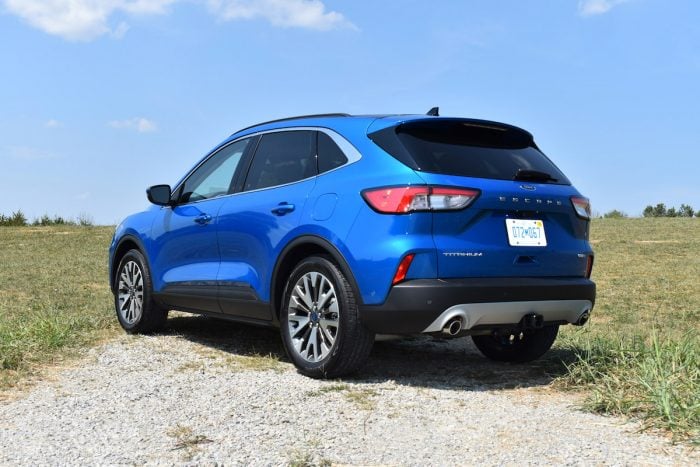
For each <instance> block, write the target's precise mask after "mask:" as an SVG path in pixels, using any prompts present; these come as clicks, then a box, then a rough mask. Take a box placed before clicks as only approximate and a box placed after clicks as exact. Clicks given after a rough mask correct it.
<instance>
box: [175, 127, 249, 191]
mask: <svg viewBox="0 0 700 467" xmlns="http://www.w3.org/2000/svg"><path fill="white" fill-rule="evenodd" d="M250 141H251V139H250V138H246V139H244V140H241V141H237V142H235V143H233V144H229V145H228V146H225V147H224V148H222V149H220V150H219V151H218V152H216V153H215V154H214V155H212V156H211V157H210V158H209V159H207V160H206V161H205V162H204V163H203V164H202V165H200V166H199V167H198V168H197V170H195V171H194V172H192V174H191V175H190V176H189V177H188V178H187V180H185V183H184V184H183V186H182V188H181V190H180V196H179V198H178V202H179V203H189V202H192V201H200V200H203V199H210V198H216V197H217V196H222V195H226V194H228V193H230V188H231V181H232V180H233V175H234V174H235V173H236V168H237V167H238V164H239V163H240V162H241V157H242V156H243V153H244V152H245V150H246V148H247V147H248V144H250Z"/></svg>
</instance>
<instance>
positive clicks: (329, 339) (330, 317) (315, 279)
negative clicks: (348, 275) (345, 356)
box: [287, 271, 340, 363]
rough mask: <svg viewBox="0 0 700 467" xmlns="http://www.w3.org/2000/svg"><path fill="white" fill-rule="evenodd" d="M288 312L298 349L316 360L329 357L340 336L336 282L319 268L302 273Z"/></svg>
mask: <svg viewBox="0 0 700 467" xmlns="http://www.w3.org/2000/svg"><path fill="white" fill-rule="evenodd" d="M287 314H288V319H287V323H288V325H287V331H288V332H289V337H290V338H291V341H292V343H293V348H294V351H295V352H296V353H297V354H298V355H299V356H300V357H301V358H303V359H304V360H306V361H308V362H312V363H315V362H319V361H321V360H323V359H324V358H326V357H327V356H328V355H329V354H330V352H331V350H333V346H334V345H335V342H336V339H337V338H338V329H339V323H340V320H339V315H340V308H339V306H338V297H337V296H336V292H335V287H333V283H332V282H331V281H330V280H329V279H328V278H327V277H326V276H324V275H323V274H321V273H319V272H315V271H311V272H307V273H306V274H304V275H303V276H301V277H300V278H299V280H298V281H297V283H296V284H295V285H294V289H293V290H292V294H291V297H290V299H289V306H288V307H287Z"/></svg>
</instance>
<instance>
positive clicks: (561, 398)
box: [0, 316, 700, 465]
mask: <svg viewBox="0 0 700 467" xmlns="http://www.w3.org/2000/svg"><path fill="white" fill-rule="evenodd" d="M555 357H556V355H554V356H552V358H550V359H549V360H547V359H545V360H543V361H542V362H540V363H535V364H531V365H526V366H514V365H507V364H496V363H492V362H488V361H486V360H485V359H483V358H482V357H481V356H480V355H479V354H478V352H477V351H476V350H475V349H474V348H473V347H472V345H471V342H470V340H468V339H459V340H451V341H446V340H427V339H413V340H407V341H394V342H383V343H377V344H376V345H375V349H374V351H373V353H372V356H371V357H370V361H369V363H368V365H367V366H366V367H365V368H364V369H363V371H362V372H361V373H360V374H358V375H356V376H355V377H353V378H346V379H343V380H336V381H315V380H312V379H308V378H306V377H303V376H301V375H299V374H298V373H296V371H294V368H293V366H292V365H291V363H289V362H288V361H287V359H286V357H284V352H283V351H282V349H281V346H280V340H279V336H278V333H277V331H275V330H268V329H259V328H253V327H248V326H243V325H237V324H232V323H226V322H220V321H216V320H209V319H204V318H199V317H184V316H178V317H175V318H171V319H170V320H169V325H168V331H167V332H166V333H164V334H161V335H158V336H150V337H148V336H126V335H124V336H121V337H119V338H117V339H116V340H114V341H112V342H109V343H107V344H105V345H103V346H102V347H100V348H96V349H92V350H90V351H88V352H87V353H86V355H85V356H84V358H81V359H80V360H79V361H78V362H77V363H76V364H75V365H74V366H73V367H71V368H67V369H64V370H62V371H61V372H60V373H58V374H57V375H56V376H55V377H54V378H50V379H47V380H44V381H43V382H40V383H38V384H37V385H35V386H34V387H33V388H31V389H29V390H25V391H24V392H23V393H21V394H18V395H16V396H15V397H11V398H10V399H7V400H5V401H4V402H2V403H0V464H3V465H17V464H21V465H35V464H226V465H231V464H236V465H238V464H240V465H243V464H245V465H251V464H253V465H285V464H294V465H307V464H318V465H329V464H330V463H339V464H351V465H358V464H361V465H368V464H370V465H376V464H381V465H426V464H437V465H452V464H476V463H478V464H542V463H547V464H576V465H578V464H612V465H626V464H640V463H641V464H664V465H668V464H683V465H689V464H695V465H700V455H699V454H698V452H697V451H691V450H689V449H688V448H686V447H683V446H678V445H677V446H674V445H672V444H670V443H669V442H668V440H666V439H665V438H662V437H660V436H657V435H653V434H649V433H643V434H642V433H639V432H638V431H639V428H640V427H639V425H638V424H635V423H629V422H627V423H626V422H624V421H623V420H621V419H618V418H612V417H602V416H598V415H593V414H588V413H584V412H581V411H579V410H577V409H576V405H575V404H576V402H577V400H576V396H574V395H572V394H569V393H560V392H556V391H553V390H552V389H551V388H550V387H549V383H550V382H551V379H552V376H551V374H550V373H551V371H552V369H553V368H555V367H556V366H555V365H553V364H552V361H553V359H554V358H555Z"/></svg>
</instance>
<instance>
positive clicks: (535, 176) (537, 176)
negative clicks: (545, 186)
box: [513, 169, 558, 182]
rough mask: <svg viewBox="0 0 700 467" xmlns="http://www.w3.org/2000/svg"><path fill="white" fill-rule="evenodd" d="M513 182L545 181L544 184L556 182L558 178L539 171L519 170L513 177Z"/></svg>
mask: <svg viewBox="0 0 700 467" xmlns="http://www.w3.org/2000/svg"><path fill="white" fill-rule="evenodd" d="M513 180H530V181H543V182H556V181H558V180H557V179H556V178H554V177H552V176H551V175H549V174H548V173H547V172H540V171H539V170H527V169H519V170H518V171H517V172H516V174H515V175H514V176H513Z"/></svg>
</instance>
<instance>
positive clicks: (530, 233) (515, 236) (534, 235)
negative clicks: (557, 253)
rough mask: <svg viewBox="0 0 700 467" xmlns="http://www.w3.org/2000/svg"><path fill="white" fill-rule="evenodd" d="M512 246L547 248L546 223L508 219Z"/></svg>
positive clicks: (509, 238) (509, 241)
mask: <svg viewBox="0 0 700 467" xmlns="http://www.w3.org/2000/svg"><path fill="white" fill-rule="evenodd" d="M506 230H507V231H508V243H509V244H510V246H547V237H546V236H545V234H544V223H543V222H542V221H540V220H529V219H506Z"/></svg>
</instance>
